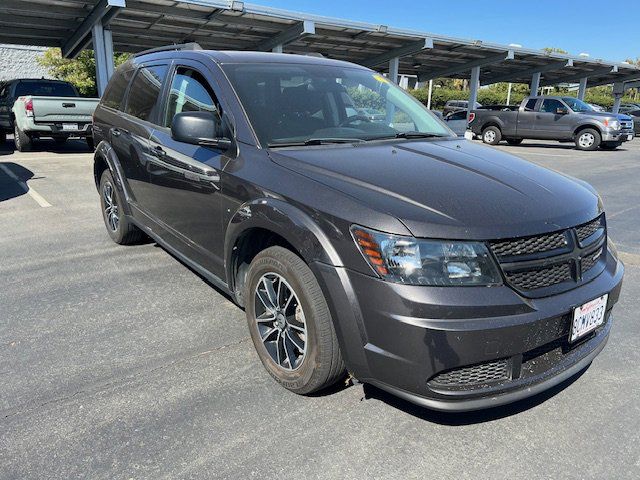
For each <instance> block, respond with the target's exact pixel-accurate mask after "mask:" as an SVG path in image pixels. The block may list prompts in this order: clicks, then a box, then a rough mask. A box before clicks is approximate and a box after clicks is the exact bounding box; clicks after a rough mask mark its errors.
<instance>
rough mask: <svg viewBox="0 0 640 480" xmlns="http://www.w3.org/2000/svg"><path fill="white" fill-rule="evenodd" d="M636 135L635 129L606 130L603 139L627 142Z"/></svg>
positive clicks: (605, 140)
mask: <svg viewBox="0 0 640 480" xmlns="http://www.w3.org/2000/svg"><path fill="white" fill-rule="evenodd" d="M634 136H635V132H634V130H633V129H632V128H631V129H624V130H605V131H604V132H602V141H603V142H627V141H629V140H632V139H633V137H634Z"/></svg>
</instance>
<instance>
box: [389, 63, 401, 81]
mask: <svg viewBox="0 0 640 480" xmlns="http://www.w3.org/2000/svg"><path fill="white" fill-rule="evenodd" d="M399 68H400V59H399V58H398V57H395V58H392V59H391V60H389V80H391V81H392V82H393V83H395V84H396V85H397V84H398V69H399Z"/></svg>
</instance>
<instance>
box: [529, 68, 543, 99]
mask: <svg viewBox="0 0 640 480" xmlns="http://www.w3.org/2000/svg"><path fill="white" fill-rule="evenodd" d="M540 75H541V74H540V72H537V73H534V74H533V76H532V77H531V96H534V97H535V96H536V95H538V89H539V88H540Z"/></svg>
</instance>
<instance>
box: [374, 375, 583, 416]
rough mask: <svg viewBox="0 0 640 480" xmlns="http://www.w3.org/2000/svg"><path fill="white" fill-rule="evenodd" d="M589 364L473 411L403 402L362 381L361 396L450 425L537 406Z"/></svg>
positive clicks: (568, 382) (566, 384) (562, 388)
mask: <svg viewBox="0 0 640 480" xmlns="http://www.w3.org/2000/svg"><path fill="white" fill-rule="evenodd" d="M589 366H590V365H589ZM589 366H587V367H586V368H585V369H584V370H582V371H581V372H579V373H577V374H575V375H574V376H573V377H570V378H568V379H567V380H565V381H564V382H562V383H560V384H558V385H556V386H555V387H552V388H550V389H549V390H546V391H544V392H542V393H539V394H538V395H535V396H533V397H530V398H526V399H524V400H520V401H518V402H515V403H510V404H507V405H502V406H499V407H494V408H489V409H486V410H477V411H473V412H458V413H450V412H440V411H437V410H430V409H428V408H424V407H420V406H418V405H414V404H413V403H410V402H407V401H406V400H403V399H401V398H398V397H396V396H394V395H391V394H390V393H387V392H385V391H384V390H381V389H379V388H377V387H374V386H372V385H366V384H365V385H364V394H365V397H364V398H365V399H367V400H368V399H371V398H374V399H377V400H380V401H382V402H384V403H386V404H387V405H389V406H391V407H394V408H397V409H398V410H402V411H403V412H405V413H408V414H410V415H413V416H414V417H417V418H420V419H422V420H426V421H428V422H433V423H437V424H440V425H449V426H454V427H458V426H464V425H473V424H478V423H485V422H491V421H494V420H499V419H501V418H505V417H510V416H512V415H516V414H518V413H520V412H524V411H525V410H529V409H531V408H534V407H537V406H538V405H540V404H542V403H544V402H546V401H547V400H549V399H550V398H552V397H554V396H555V395H557V394H558V393H560V392H561V391H562V390H564V389H565V388H567V387H568V386H569V385H571V384H572V383H573V382H575V381H576V380H578V379H579V378H580V377H581V376H582V375H583V374H584V373H585V372H586V371H587V369H588V368H589Z"/></svg>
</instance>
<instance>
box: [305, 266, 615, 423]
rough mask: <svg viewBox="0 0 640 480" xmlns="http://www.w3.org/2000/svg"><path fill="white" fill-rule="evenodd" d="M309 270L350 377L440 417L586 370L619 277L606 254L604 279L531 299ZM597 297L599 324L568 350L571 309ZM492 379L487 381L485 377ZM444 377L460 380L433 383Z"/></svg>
mask: <svg viewBox="0 0 640 480" xmlns="http://www.w3.org/2000/svg"><path fill="white" fill-rule="evenodd" d="M314 270H315V272H316V274H317V276H318V277H319V279H320V283H321V285H322V287H323V289H324V291H325V294H326V296H327V298H328V301H329V306H330V309H331V312H332V315H333V318H334V320H335V322H334V323H335V325H336V330H337V333H338V337H339V341H340V344H341V349H342V352H343V354H344V357H345V361H346V363H347V367H348V369H349V370H350V372H351V373H352V374H353V375H354V376H355V377H356V378H357V379H358V380H360V381H362V382H365V383H371V384H373V385H376V386H378V387H380V388H382V389H384V390H387V391H389V392H391V393H393V394H395V395H398V396H400V397H402V398H405V399H407V400H409V401H411V402H414V403H416V404H419V405H423V406H426V407H429V408H433V409H437V410H446V411H466V410H475V409H481V408H489V407H492V406H497V405H502V404H505V403H509V402H513V401H516V400H520V399H523V398H525V397H529V396H531V395H535V394H537V393H539V392H542V391H544V390H546V389H548V388H551V387H553V386H554V385H557V384H558V383H560V382H562V381H563V380H565V379H566V378H569V377H570V376H572V375H574V374H575V373H577V372H578V371H580V370H581V369H583V368H585V367H586V366H587V365H588V364H589V363H590V362H591V361H592V360H593V358H594V357H595V356H596V355H597V354H598V353H599V352H600V351H601V350H602V348H603V347H604V345H605V343H606V341H607V338H608V335H609V331H610V329H611V323H612V320H611V309H612V307H613V305H614V304H615V303H616V302H617V300H618V297H619V294H620V289H621V286H622V277H623V273H624V268H623V266H622V264H621V263H620V262H618V261H617V260H616V259H615V258H614V257H613V256H612V255H611V254H608V255H607V260H606V267H605V269H604V271H603V272H602V273H601V274H600V275H599V276H598V277H596V278H595V279H594V280H592V281H591V282H589V283H586V284H583V285H581V286H580V287H578V288H575V289H573V290H570V291H567V292H564V293H561V294H558V295H554V296H551V297H545V298H537V299H532V298H524V297H522V296H520V295H519V294H518V293H516V292H515V291H514V290H512V289H511V288H509V287H507V286H500V287H460V288H452V287H421V286H409V285H399V284H393V283H389V282H384V281H381V280H379V279H377V278H374V277H371V276H368V275H363V274H360V273H356V272H353V271H351V270H348V269H345V268H340V267H338V268H336V267H330V266H327V265H324V264H315V265H314ZM605 293H608V294H609V300H608V305H607V321H606V322H605V324H604V325H603V326H601V327H600V328H599V329H598V330H597V331H596V332H595V333H593V334H591V335H590V336H588V337H587V338H586V339H585V340H583V341H581V342H579V343H577V344H576V345H569V344H568V341H567V339H568V335H569V328H570V322H571V312H572V309H573V308H574V307H576V306H578V305H581V304H583V303H585V302H587V301H589V300H592V299H593V298H597V297H599V296H601V295H603V294H605ZM497 365H499V367H497ZM496 371H497V372H499V374H500V375H497V376H495V378H491V377H490V375H489V376H486V375H485V374H487V372H490V374H491V375H493V374H495V373H496ZM451 372H453V373H454V375H453V378H464V379H465V380H464V381H463V382H462V383H460V384H455V382H454V383H451V382H440V379H441V378H449V379H450V378H451V375H449V376H447V375H448V374H449V373H451ZM459 372H463V374H464V375H462V376H461V375H459ZM469 372H470V373H469ZM483 375H485V376H484V377H483ZM469 378H471V379H472V380H473V379H476V380H478V382H476V383H473V382H471V383H469Z"/></svg>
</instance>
